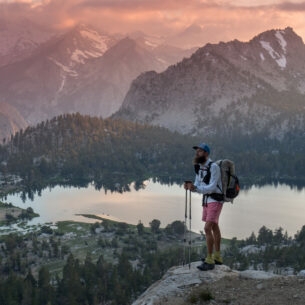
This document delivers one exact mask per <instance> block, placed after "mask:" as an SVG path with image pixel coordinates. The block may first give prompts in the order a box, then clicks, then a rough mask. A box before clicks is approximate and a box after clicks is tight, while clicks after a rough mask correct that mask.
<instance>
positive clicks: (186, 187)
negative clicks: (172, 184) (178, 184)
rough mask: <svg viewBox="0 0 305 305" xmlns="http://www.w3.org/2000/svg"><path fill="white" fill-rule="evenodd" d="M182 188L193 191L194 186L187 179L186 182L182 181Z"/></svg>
mask: <svg viewBox="0 0 305 305" xmlns="http://www.w3.org/2000/svg"><path fill="white" fill-rule="evenodd" d="M184 189H185V190H190V191H193V190H194V189H195V186H194V184H193V182H191V181H187V182H184Z"/></svg>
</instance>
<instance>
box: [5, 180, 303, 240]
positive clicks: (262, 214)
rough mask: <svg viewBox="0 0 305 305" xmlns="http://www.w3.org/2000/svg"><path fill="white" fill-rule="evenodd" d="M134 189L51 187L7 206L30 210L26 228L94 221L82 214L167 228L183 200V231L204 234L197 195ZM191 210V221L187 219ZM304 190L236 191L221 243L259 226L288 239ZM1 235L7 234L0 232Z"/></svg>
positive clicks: (146, 186) (167, 188) (13, 198)
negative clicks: (281, 232) (156, 222)
mask: <svg viewBox="0 0 305 305" xmlns="http://www.w3.org/2000/svg"><path fill="white" fill-rule="evenodd" d="M136 189H137V188H135V187H134V185H133V184H131V185H130V186H129V190H128V191H125V192H121V193H120V192H109V191H107V192H106V191H105V190H104V189H103V188H102V189H100V190H96V188H95V187H94V185H93V184H89V186H87V187H83V188H81V187H63V186H55V187H53V188H46V189H44V190H42V191H41V194H39V195H35V196H34V198H32V199H28V198H27V199H26V200H25V201H24V198H23V200H22V198H21V196H20V194H14V195H8V196H7V198H6V200H3V201H4V202H6V203H11V204H12V205H13V206H16V207H20V208H22V209H26V208H28V207H31V208H32V209H33V210H34V211H35V212H36V213H38V214H39V215H40V216H39V217H35V218H33V219H32V220H31V221H29V222H28V223H27V225H28V226H36V225H39V224H40V225H43V224H45V223H48V224H54V225H55V224H56V222H58V221H64V220H72V221H76V222H96V221H97V220H96V219H92V218H88V217H86V216H84V215H96V216H99V217H102V218H106V219H107V218H108V219H112V220H115V221H119V222H126V223H129V224H135V225H136V224H138V223H139V221H141V222H142V223H143V224H144V226H149V223H150V222H151V221H152V220H153V219H158V220H160V222H161V227H166V226H167V225H168V224H170V223H172V222H173V221H175V220H180V221H184V220H185V205H186V201H187V222H186V224H187V227H188V228H189V229H191V230H192V231H194V232H197V233H199V232H200V231H203V226H204V225H203V222H202V221H201V215H202V205H201V195H200V194H196V193H192V195H191V204H190V201H189V197H188V200H186V196H185V195H186V193H185V190H184V189H183V186H182V185H177V184H172V185H167V184H161V183H158V182H153V181H152V180H148V181H144V183H143V187H142V188H140V189H137V190H136ZM190 207H191V219H190ZM304 215H305V188H296V187H292V186H288V185H286V184H277V185H271V184H268V185H264V186H260V187H258V186H251V187H249V188H247V189H246V190H243V189H242V190H241V192H240V194H239V196H238V197H237V198H236V199H235V200H234V203H233V204H231V203H224V207H223V210H222V214H221V216H220V227H221V231H222V235H223V237H225V238H233V237H236V238H237V239H242V238H246V237H249V236H250V235H251V233H252V232H254V233H255V234H257V232H258V230H259V229H260V228H261V227H262V226H266V227H267V228H269V229H272V230H274V229H277V228H280V227H281V228H283V230H284V232H285V231H287V233H288V235H289V236H294V234H295V233H296V232H297V231H299V230H300V229H301V228H302V226H303V225H305V217H304ZM1 230H7V228H5V227H0V234H1Z"/></svg>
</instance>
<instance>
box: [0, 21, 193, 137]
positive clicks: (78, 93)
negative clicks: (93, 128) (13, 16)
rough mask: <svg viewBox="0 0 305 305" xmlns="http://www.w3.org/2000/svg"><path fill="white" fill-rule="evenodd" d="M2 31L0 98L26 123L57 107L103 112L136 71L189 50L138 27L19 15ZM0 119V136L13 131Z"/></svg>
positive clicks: (160, 65)
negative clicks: (56, 27)
mask: <svg viewBox="0 0 305 305" xmlns="http://www.w3.org/2000/svg"><path fill="white" fill-rule="evenodd" d="M2 32H3V33H4V34H3V36H1V39H0V40H2V41H1V42H3V44H1V45H3V46H5V47H2V48H1V49H0V79H1V82H0V102H2V103H5V104H9V105H10V107H11V109H14V111H15V112H18V113H19V114H20V116H21V117H22V120H23V121H24V122H26V123H27V124H29V125H33V124H36V123H38V122H40V121H43V120H46V119H50V118H51V117H53V116H55V115H58V114H63V113H73V112H80V113H82V114H90V115H97V116H101V117H108V116H110V115H111V114H113V113H114V112H115V111H117V110H118V109H119V107H120V106H121V104H122V101H123V99H124V96H125V95H126V92H127V91H128V89H129V86H130V84H131V82H132V80H133V79H135V78H136V77H137V76H138V75H139V74H140V73H142V72H144V71H149V70H155V71H158V72H161V71H163V70H165V69H166V68H167V67H168V66H169V65H171V64H174V63H176V62H178V61H180V60H181V59H182V58H183V57H186V56H190V55H191V54H192V53H193V51H194V49H185V50H183V49H180V48H177V47H173V46H169V45H166V44H165V42H164V40H158V39H156V38H155V37H151V36H147V35H145V34H144V33H140V32H139V33H137V35H135V34H134V35H133V36H134V38H131V37H123V36H122V35H109V34H107V33H103V32H102V31H100V30H97V29H95V28H94V27H92V26H88V25H85V24H79V25H77V26H76V27H75V28H73V29H70V30H69V31H67V32H65V33H52V32H49V31H47V30H41V29H40V30H39V29H37V27H35V25H33V24H32V23H26V21H24V23H22V24H21V25H19V28H18V26H17V25H15V26H14V27H12V26H11V25H10V24H9V23H8V24H5V26H4V25H3V26H2ZM10 35H11V36H10ZM9 37H10V39H9V40H8V38H9ZM22 41H23V42H24V41H26V43H24V44H22V46H23V47H20V48H19V46H20V44H21V42H22ZM0 123H1V124H2V125H5V126H6V127H7V128H5V129H3V130H1V135H0V136H2V137H5V136H8V135H10V134H11V133H14V129H12V128H10V126H11V125H12V122H11V119H10V117H5V118H4V117H3V118H2V119H1V120H0Z"/></svg>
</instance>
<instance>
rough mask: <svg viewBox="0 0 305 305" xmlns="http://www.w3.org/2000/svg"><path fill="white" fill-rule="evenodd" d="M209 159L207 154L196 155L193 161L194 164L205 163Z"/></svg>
mask: <svg viewBox="0 0 305 305" xmlns="http://www.w3.org/2000/svg"><path fill="white" fill-rule="evenodd" d="M206 161H207V158H206V157H205V156H201V157H197V156H196V157H195V158H194V161H193V163H194V164H204V163H205V162H206Z"/></svg>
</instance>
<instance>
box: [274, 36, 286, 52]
mask: <svg viewBox="0 0 305 305" xmlns="http://www.w3.org/2000/svg"><path fill="white" fill-rule="evenodd" d="M282 34H284V31H276V33H275V36H276V38H277V39H278V41H279V43H280V45H281V47H282V49H283V51H284V53H285V54H286V47H287V41H286V40H285V38H284V37H283V35H282Z"/></svg>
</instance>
